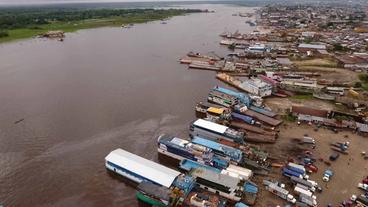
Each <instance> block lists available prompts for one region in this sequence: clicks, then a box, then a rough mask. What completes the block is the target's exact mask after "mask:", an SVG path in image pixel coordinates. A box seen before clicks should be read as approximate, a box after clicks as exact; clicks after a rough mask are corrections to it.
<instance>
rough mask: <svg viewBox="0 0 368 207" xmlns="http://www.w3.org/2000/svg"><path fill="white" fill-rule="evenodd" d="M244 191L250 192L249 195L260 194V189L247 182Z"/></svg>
mask: <svg viewBox="0 0 368 207" xmlns="http://www.w3.org/2000/svg"><path fill="white" fill-rule="evenodd" d="M244 191H245V192H248V193H254V194H256V193H257V192H258V188H257V187H256V186H254V185H252V184H250V183H248V182H247V183H245V184H244Z"/></svg>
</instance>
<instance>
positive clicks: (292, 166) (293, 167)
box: [287, 162, 306, 174]
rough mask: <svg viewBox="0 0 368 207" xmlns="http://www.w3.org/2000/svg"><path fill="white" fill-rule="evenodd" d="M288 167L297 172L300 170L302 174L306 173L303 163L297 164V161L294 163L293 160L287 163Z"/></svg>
mask: <svg viewBox="0 0 368 207" xmlns="http://www.w3.org/2000/svg"><path fill="white" fill-rule="evenodd" d="M287 168H289V169H290V170H293V171H295V172H298V173H300V174H305V173H306V170H305V167H304V166H303V165H298V164H295V163H292V162H289V163H288V164H287Z"/></svg>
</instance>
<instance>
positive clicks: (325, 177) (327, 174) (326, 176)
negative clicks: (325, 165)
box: [322, 169, 334, 182]
mask: <svg viewBox="0 0 368 207" xmlns="http://www.w3.org/2000/svg"><path fill="white" fill-rule="evenodd" d="M333 174H334V173H333V171H332V170H329V169H328V170H325V172H324V173H323V178H322V180H323V181H325V182H328V181H330V179H331V177H332V176H333Z"/></svg>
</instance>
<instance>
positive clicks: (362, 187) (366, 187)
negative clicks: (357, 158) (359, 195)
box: [358, 183, 368, 192]
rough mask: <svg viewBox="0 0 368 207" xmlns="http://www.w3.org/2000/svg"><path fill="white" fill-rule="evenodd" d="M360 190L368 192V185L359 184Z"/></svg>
mask: <svg viewBox="0 0 368 207" xmlns="http://www.w3.org/2000/svg"><path fill="white" fill-rule="evenodd" d="M358 188H360V189H362V190H365V191H367V192H368V185H367V184H364V183H359V184H358Z"/></svg>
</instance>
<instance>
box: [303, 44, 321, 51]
mask: <svg viewBox="0 0 368 207" xmlns="http://www.w3.org/2000/svg"><path fill="white" fill-rule="evenodd" d="M299 48H307V49H317V50H325V49H326V45H314V44H300V45H299Z"/></svg>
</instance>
